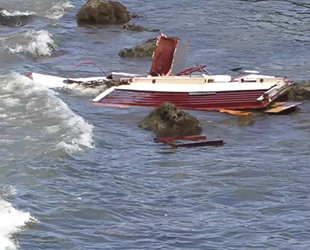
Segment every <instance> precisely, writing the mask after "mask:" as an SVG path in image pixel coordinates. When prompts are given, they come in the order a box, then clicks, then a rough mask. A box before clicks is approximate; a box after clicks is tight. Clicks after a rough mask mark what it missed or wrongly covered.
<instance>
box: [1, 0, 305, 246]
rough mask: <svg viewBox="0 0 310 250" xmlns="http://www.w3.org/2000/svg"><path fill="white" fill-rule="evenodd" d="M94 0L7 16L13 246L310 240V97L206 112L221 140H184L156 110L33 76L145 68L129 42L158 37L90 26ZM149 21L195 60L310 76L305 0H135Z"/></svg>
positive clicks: (5, 197) (30, 6) (13, 4)
mask: <svg viewBox="0 0 310 250" xmlns="http://www.w3.org/2000/svg"><path fill="white" fill-rule="evenodd" d="M84 2H85V1H81V0H76V1H74V0H71V1H70V2H69V1H65V0H54V1H48V0H41V1H39V2H38V1H34V0H23V1H22V0H20V1H18V0H7V1H5V2H4V3H2V4H1V5H0V7H1V8H4V9H6V10H7V12H6V14H7V15H18V14H21V13H28V14H31V13H35V14H36V15H37V16H38V18H36V19H34V20H33V21H31V22H30V23H28V24H27V25H25V26H21V27H4V26H0V30H1V32H0V86H1V87H0V128H1V130H0V142H1V144H0V145H1V146H0V170H1V174H0V250H8V249H9V250H12V249H22V250H24V249H25V250H36V249H92V250H95V249H309V247H310V232H309V226H310V219H309V209H310V199H309V195H308V192H309V189H308V188H309V187H310V170H309V167H310V164H309V162H310V157H309V149H310V140H309V138H310V116H309V111H310V105H309V104H308V103H307V102H305V103H304V105H303V106H302V109H301V111H300V112H298V113H295V114H292V115H284V116H261V117H259V118H258V119H257V120H256V121H255V122H254V124H251V125H248V126H239V125H238V123H237V122H236V119H235V118H233V117H231V116H230V115H227V114H220V113H216V112H195V111H191V112H190V113H191V114H193V115H195V116H196V117H197V118H198V119H199V120H200V121H201V122H202V126H203V129H204V133H205V134H207V135H208V137H210V138H212V139H224V140H225V141H226V145H225V146H224V147H221V148H198V149H197V148H196V149H195V148H193V149H182V148H181V149H177V150H176V149H171V148H169V147H166V146H163V145H160V144H155V143H154V142H153V136H154V135H153V134H152V133H150V132H146V131H142V130H140V129H139V128H138V127H137V124H138V122H139V121H140V120H141V119H142V118H143V117H144V116H145V115H146V114H148V112H150V109H148V108H140V107H134V108H129V109H117V108H108V107H98V106H94V105H92V104H90V103H89V96H83V95H80V94H78V93H73V92H66V91H54V90H50V89H47V88H46V87H44V86H41V85H36V84H33V83H32V82H31V81H30V80H29V79H28V78H26V77H25V76H24V74H25V72H28V71H33V72H41V73H47V74H54V75H60V76H63V77H67V76H68V75H69V74H72V76H94V75H100V74H101V72H100V71H99V70H98V69H97V68H96V67H91V66H89V65H86V66H81V67H79V68H78V69H77V70H73V68H74V66H75V65H77V64H78V63H80V62H83V61H92V62H94V63H96V64H97V65H100V67H102V68H103V69H104V70H105V71H107V72H110V71H112V70H113V71H125V72H134V73H145V72H147V71H148V70H149V68H150V66H151V61H149V60H145V59H143V60H141V59H121V58H119V57H118V55H117V54H118V52H119V50H121V49H123V48H125V47H131V46H134V45H136V44H138V43H140V42H142V41H144V40H146V39H148V38H151V37H155V36H157V35H158V34H157V33H151V32H142V33H135V32H129V31H123V30H121V28H120V27H118V26H111V27H109V28H106V29H98V28H95V27H77V25H76V22H75V15H76V13H77V12H78V10H79V8H80V7H81V6H82V4H84ZM122 3H123V4H124V5H126V6H127V8H128V9H129V10H130V11H131V12H137V13H140V14H143V15H145V16H146V19H145V20H135V22H136V23H138V24H140V25H144V26H146V27H150V28H158V29H160V30H161V32H164V33H166V34H167V35H171V36H178V37H180V38H182V39H187V40H190V41H191V47H190V52H189V56H188V62H187V63H188V65H193V64H196V63H198V64H207V68H208V70H210V71H211V72H214V73H223V72H225V71H226V70H227V69H229V68H233V67H239V66H241V67H245V68H247V69H254V70H259V71H261V72H264V73H267V74H275V75H286V76H287V77H289V78H291V79H293V80H296V81H301V80H306V79H309V78H310V77H309V75H310V68H309V65H310V57H309V56H308V51H309V49H310V43H309V42H310V30H309V28H308V26H309V25H308V22H309V20H310V4H309V3H308V1H305V0H296V1H291V0H283V1H262V0H261V1H258V0H257V1H255V0H251V1H250V0H248V1H246V0H223V1H215V0H208V1H189V0H179V1H173V0H167V1H162V2H160V1H157V2H156V1H150V0H145V1H143V4H142V2H141V1H137V0H131V1H129V0H123V1H122Z"/></svg>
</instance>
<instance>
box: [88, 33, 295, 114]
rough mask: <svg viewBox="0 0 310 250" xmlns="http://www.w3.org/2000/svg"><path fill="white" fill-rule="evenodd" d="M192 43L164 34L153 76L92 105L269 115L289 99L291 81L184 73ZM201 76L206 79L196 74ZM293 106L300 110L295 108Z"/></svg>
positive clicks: (246, 74)
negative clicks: (165, 104) (170, 106)
mask: <svg viewBox="0 0 310 250" xmlns="http://www.w3.org/2000/svg"><path fill="white" fill-rule="evenodd" d="M188 49H189V42H182V41H180V40H179V39H177V38H171V37H167V36H166V35H164V34H161V35H160V36H159V37H158V41H157V45H156V49H155V51H154V55H153V58H154V59H153V64H152V66H151V70H150V72H149V75H148V76H136V77H130V78H127V79H126V78H125V79H123V81H127V82H128V83H129V84H128V85H121V86H117V87H113V88H110V89H107V90H106V91H103V92H102V93H100V94H99V95H98V96H96V97H95V98H93V99H92V100H91V102H92V103H95V104H100V105H108V106H113V105H114V106H120V105H125V106H144V107H156V106H159V105H160V104H161V103H163V102H170V103H173V104H175V105H176V106H177V107H178V108H183V109H194V110H223V109H226V110H248V109H249V110H251V109H258V110H264V109H266V108H267V107H268V106H269V105H270V104H271V103H273V102H274V101H276V100H278V99H279V98H280V97H282V96H284V95H286V94H287V92H288V91H289V90H290V89H291V87H292V82H291V81H290V80H288V79H286V77H276V76H269V75H260V74H258V73H257V72H245V71H244V72H243V73H244V74H243V75H239V76H237V77H236V78H233V77H232V76H230V75H211V74H209V73H208V71H207V70H205V69H204V65H203V66H196V67H192V68H189V69H185V70H184V68H185V65H186V55H187V52H188ZM197 71H200V72H201V74H199V75H197V74H193V75H191V74H192V73H194V72H197ZM292 105H299V104H297V103H294V104H292Z"/></svg>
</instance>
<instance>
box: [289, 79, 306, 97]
mask: <svg viewBox="0 0 310 250" xmlns="http://www.w3.org/2000/svg"><path fill="white" fill-rule="evenodd" d="M287 97H288V99H291V100H296V101H301V100H310V81H303V82H299V83H297V84H296V85H295V86H293V87H292V89H291V90H290V91H289V92H288V94H287Z"/></svg>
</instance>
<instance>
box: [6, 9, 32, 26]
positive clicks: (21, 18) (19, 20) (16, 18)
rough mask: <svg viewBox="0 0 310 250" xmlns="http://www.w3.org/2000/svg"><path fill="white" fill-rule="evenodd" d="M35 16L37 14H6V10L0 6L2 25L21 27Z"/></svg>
mask: <svg viewBox="0 0 310 250" xmlns="http://www.w3.org/2000/svg"><path fill="white" fill-rule="evenodd" d="M34 18H35V15H34V14H33V15H31V14H30V15H25V14H21V15H6V13H5V10H4V9H2V8H0V25H3V26H8V27H19V26H23V25H26V24H27V23H29V22H31V21H32V20H33V19H34Z"/></svg>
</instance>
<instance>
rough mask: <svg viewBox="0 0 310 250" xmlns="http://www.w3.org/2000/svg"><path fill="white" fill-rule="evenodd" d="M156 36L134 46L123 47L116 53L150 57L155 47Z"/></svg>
mask: <svg viewBox="0 0 310 250" xmlns="http://www.w3.org/2000/svg"><path fill="white" fill-rule="evenodd" d="M156 42H157V37H156V38H151V39H149V40H147V41H146V42H144V43H143V44H140V45H137V46H136V47H134V48H125V49H123V50H121V51H120V52H119V53H118V55H119V56H120V57H149V58H151V57H152V55H153V52H154V50H155V47H156Z"/></svg>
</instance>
